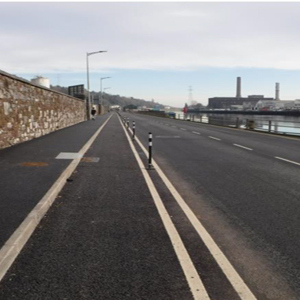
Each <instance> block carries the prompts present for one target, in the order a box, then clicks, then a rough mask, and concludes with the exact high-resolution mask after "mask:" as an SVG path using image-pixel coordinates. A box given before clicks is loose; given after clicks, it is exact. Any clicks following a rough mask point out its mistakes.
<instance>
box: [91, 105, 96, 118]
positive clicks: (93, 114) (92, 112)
mask: <svg viewBox="0 0 300 300" xmlns="http://www.w3.org/2000/svg"><path fill="white" fill-rule="evenodd" d="M91 114H92V120H95V114H96V108H95V106H93V108H92V111H91Z"/></svg>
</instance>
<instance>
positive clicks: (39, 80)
mask: <svg viewBox="0 0 300 300" xmlns="http://www.w3.org/2000/svg"><path fill="white" fill-rule="evenodd" d="M31 82H32V83H33V84H37V85H41V86H44V87H46V88H48V89H49V88H50V80H49V79H48V78H46V77H42V76H36V77H35V78H33V79H31Z"/></svg>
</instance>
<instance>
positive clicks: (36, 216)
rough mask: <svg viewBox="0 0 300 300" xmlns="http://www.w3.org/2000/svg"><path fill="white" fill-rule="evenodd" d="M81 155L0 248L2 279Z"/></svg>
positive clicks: (99, 130)
mask: <svg viewBox="0 0 300 300" xmlns="http://www.w3.org/2000/svg"><path fill="white" fill-rule="evenodd" d="M111 117H112V115H111V116H110V117H109V118H108V119H107V120H106V121H105V122H104V124H103V125H102V126H101V127H100V128H99V129H98V130H97V131H96V132H95V133H94V135H93V136H92V137H91V138H90V139H89V140H88V142H87V143H86V144H85V145H84V146H83V147H82V148H81V150H80V151H79V152H78V153H79V154H81V157H82V156H83V155H84V153H85V152H86V151H87V150H88V149H89V147H90V146H91V145H92V143H93V142H94V141H95V139H96V138H97V136H98V135H99V133H100V132H101V130H102V129H103V128H104V126H105V125H106V124H107V122H108V121H109V119H110V118H111ZM81 157H78V158H75V159H74V160H72V161H71V162H70V164H69V166H68V167H67V168H66V169H65V170H64V171H63V173H62V174H61V175H60V176H59V178H58V179H57V180H56V181H55V183H54V184H53V185H52V187H51V188H50V189H49V190H48V192H47V193H46V194H45V195H44V197H43V198H42V199H41V200H40V201H39V202H38V204H37V205H36V206H35V207H34V209H33V210H32V211H31V212H30V213H29V215H28V216H27V217H26V219H25V220H24V221H23V222H22V224H21V225H20V226H19V227H18V228H17V229H16V231H15V232H14V233H13V234H12V236H11V237H10V238H9V239H8V241H7V242H6V243H5V244H4V246H3V247H2V248H1V250H0V281H1V280H2V278H3V277H4V275H5V274H6V272H7V270H8V269H9V268H10V266H11V265H12V264H13V262H14V261H15V259H16V258H17V256H18V255H19V253H20V252H21V250H22V249H23V247H24V246H25V244H26V242H27V241H28V239H29V238H30V236H31V234H32V233H33V231H34V230H35V228H36V227H37V226H38V224H39V222H40V220H41V219H42V218H43V216H44V215H45V213H46V212H47V211H48V209H49V208H50V206H51V205H52V203H53V202H54V200H55V198H56V196H57V195H58V193H59V192H60V191H61V190H62V188H63V187H64V185H65V183H66V180H67V178H69V177H70V176H71V174H72V173H73V171H74V170H75V169H76V167H77V165H78V164H79V163H80V161H81Z"/></svg>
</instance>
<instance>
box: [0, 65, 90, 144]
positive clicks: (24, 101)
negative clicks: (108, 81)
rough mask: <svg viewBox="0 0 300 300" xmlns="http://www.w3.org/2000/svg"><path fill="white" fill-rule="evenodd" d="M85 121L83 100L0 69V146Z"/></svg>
mask: <svg viewBox="0 0 300 300" xmlns="http://www.w3.org/2000/svg"><path fill="white" fill-rule="evenodd" d="M84 120H86V108H85V102H84V101H83V100H81V99H77V98H74V97H71V96H68V95H65V94H62V93H59V92H56V91H53V90H51V89H48V88H46V87H42V86H39V85H35V84H33V83H31V82H29V81H27V80H25V79H21V78H19V77H16V76H13V75H10V74H8V73H6V72H3V71H1V70H0V149H2V148H6V147H9V146H12V145H15V144H18V143H21V142H25V141H28V140H31V139H33V138H37V137H40V136H43V135H45V134H48V133H50V132H53V131H55V130H58V129H62V128H65V127H68V126H71V125H74V124H77V123H79V122H82V121H84Z"/></svg>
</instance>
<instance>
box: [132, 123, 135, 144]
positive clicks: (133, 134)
mask: <svg viewBox="0 0 300 300" xmlns="http://www.w3.org/2000/svg"><path fill="white" fill-rule="evenodd" d="M134 138H135V121H132V140H133V141H134Z"/></svg>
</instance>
